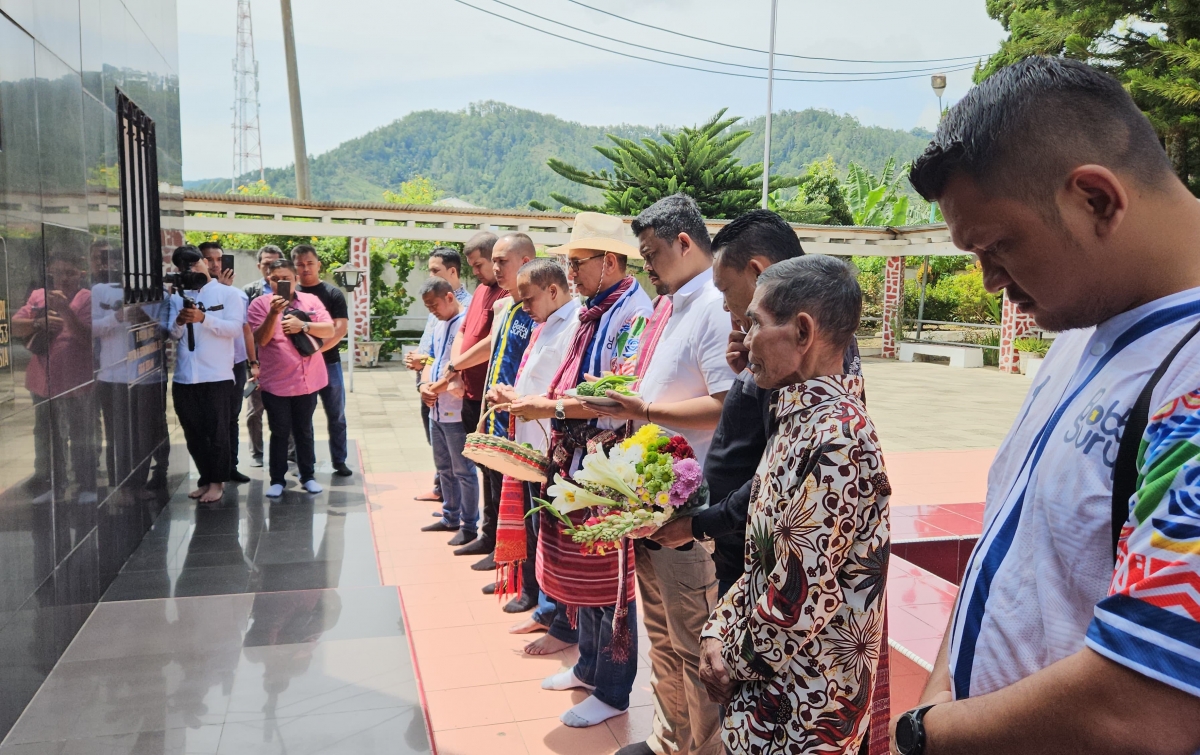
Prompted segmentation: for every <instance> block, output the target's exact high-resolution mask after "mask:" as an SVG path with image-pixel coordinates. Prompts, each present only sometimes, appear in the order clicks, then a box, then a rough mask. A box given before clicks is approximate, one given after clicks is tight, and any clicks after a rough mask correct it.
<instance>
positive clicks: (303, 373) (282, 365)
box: [248, 258, 334, 498]
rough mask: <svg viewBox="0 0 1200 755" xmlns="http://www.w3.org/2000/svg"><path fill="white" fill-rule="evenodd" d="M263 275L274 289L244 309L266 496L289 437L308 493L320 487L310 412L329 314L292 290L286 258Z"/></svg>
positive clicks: (281, 473)
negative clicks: (264, 454)
mask: <svg viewBox="0 0 1200 755" xmlns="http://www.w3.org/2000/svg"><path fill="white" fill-rule="evenodd" d="M269 278H270V281H271V287H272V290H273V291H274V293H273V294H272V295H271V296H270V297H267V296H260V297H259V298H257V299H255V300H254V301H252V302H251V303H250V311H249V313H248V319H249V320H250V327H251V328H253V329H254V343H255V345H256V346H257V347H258V360H259V377H258V383H259V387H260V389H261V390H262V400H263V406H264V407H266V410H267V426H268V427H270V428H271V441H270V446H269V463H268V468H269V471H270V474H271V486H270V487H269V488H267V496H268V497H270V498H278V497H279V496H281V495H283V488H284V484H285V483H286V476H287V470H288V459H287V456H288V438H289V437H293V438H295V441H296V465H297V466H298V467H299V471H300V482H301V484H302V485H303V486H304V489H305V490H306V491H307V492H309V493H320V492H321V491H322V490H323V488H322V487H321V485H320V484H319V483H317V481H316V480H315V479H314V474H315V470H316V464H317V460H316V450H315V447H314V443H313V423H312V418H313V412H314V411H316V408H317V395H318V393H320V391H321V389H322V388H324V387H325V386H326V385H328V383H329V373H328V371H327V370H326V369H325V360H324V358H323V357H322V356H321V346H322V345H323V341H322V339H326V338H333V337H334V324H333V319H332V318H331V317H330V316H329V312H328V310H326V309H325V305H323V304H322V303H321V300H320V299H318V298H317V297H316V296H314V295H313V294H306V293H304V292H303V291H300V290H298V289H299V287H298V286H297V282H296V267H295V265H293V264H292V261H291V260H289V259H286V258H284V259H278V260H276V261H274V262H272V263H271V266H270V275H269Z"/></svg>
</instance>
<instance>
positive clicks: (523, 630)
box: [508, 619, 550, 634]
mask: <svg viewBox="0 0 1200 755" xmlns="http://www.w3.org/2000/svg"><path fill="white" fill-rule="evenodd" d="M549 628H550V627H548V626H546V625H545V624H539V623H537V622H536V621H534V620H533V619H525V621H522V622H521V623H520V624H513V625H512V626H511V627H509V628H508V633H509V634H533V633H534V632H545V631H546V630H547V629H549Z"/></svg>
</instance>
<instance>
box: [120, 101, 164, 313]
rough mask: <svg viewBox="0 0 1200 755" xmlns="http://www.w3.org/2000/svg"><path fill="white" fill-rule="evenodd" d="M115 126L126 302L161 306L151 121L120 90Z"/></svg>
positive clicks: (155, 150)
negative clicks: (153, 302)
mask: <svg viewBox="0 0 1200 755" xmlns="http://www.w3.org/2000/svg"><path fill="white" fill-rule="evenodd" d="M117 124H118V125H117V128H118V133H117V137H118V138H117V159H118V160H119V167H120V171H121V176H120V184H121V240H122V242H123V244H124V247H125V302H126V303H127V304H136V303H140V302H149V301H160V300H161V299H162V298H163V286H162V275H163V262H162V233H161V229H160V227H159V214H158V157H157V153H158V150H157V145H156V142H155V138H154V121H152V120H151V119H150V118H149V117H148V116H147V115H146V114H145V113H143V112H142V110H141V108H139V107H138V106H137V105H135V104H133V101H132V100H130V99H129V98H128V97H126V96H125V94H124V93H123V92H121V91H120V90H119V89H118V90H117Z"/></svg>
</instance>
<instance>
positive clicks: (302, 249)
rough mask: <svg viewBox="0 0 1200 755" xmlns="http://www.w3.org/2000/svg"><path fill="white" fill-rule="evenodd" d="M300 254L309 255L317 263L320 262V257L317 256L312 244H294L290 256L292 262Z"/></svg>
mask: <svg viewBox="0 0 1200 755" xmlns="http://www.w3.org/2000/svg"><path fill="white" fill-rule="evenodd" d="M302 254H311V255H312V256H314V257H316V258H317V262H320V261H321V255H319V254H317V249H316V247H314V246H313V245H312V244H296V245H295V246H294V247H292V255H291V256H292V261H293V262H295V261H296V258H297V257H299V256H300V255H302Z"/></svg>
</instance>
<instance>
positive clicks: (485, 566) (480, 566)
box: [471, 553, 496, 571]
mask: <svg viewBox="0 0 1200 755" xmlns="http://www.w3.org/2000/svg"><path fill="white" fill-rule="evenodd" d="M471 570H472V571H496V559H495V558H494V557H493V556H492V554H491V553H489V554H487V555H486V556H484V557H483V558H481V559H480V560H478V561H476V562H475V563H473V564H471Z"/></svg>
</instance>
